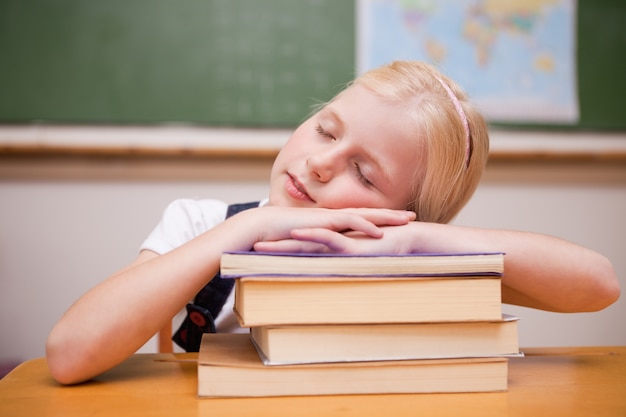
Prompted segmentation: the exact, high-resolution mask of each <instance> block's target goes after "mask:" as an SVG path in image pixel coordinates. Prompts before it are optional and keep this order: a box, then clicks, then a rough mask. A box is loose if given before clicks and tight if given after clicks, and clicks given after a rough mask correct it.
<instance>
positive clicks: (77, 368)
mask: <svg viewBox="0 0 626 417" xmlns="http://www.w3.org/2000/svg"><path fill="white" fill-rule="evenodd" d="M60 333H61V332H60V331H59V330H58V329H53V330H52V332H51V333H50V335H49V336H48V340H47V341H46V362H47V364H48V369H49V370H50V374H51V375H52V377H53V378H54V379H55V380H56V381H57V382H59V383H60V384H63V385H73V384H78V383H81V382H85V381H87V380H88V379H89V376H87V375H85V374H84V367H83V366H81V363H85V360H84V359H82V358H81V356H80V352H76V349H75V347H73V346H72V345H71V339H68V338H65V337H63V336H62V335H61V334H60Z"/></svg>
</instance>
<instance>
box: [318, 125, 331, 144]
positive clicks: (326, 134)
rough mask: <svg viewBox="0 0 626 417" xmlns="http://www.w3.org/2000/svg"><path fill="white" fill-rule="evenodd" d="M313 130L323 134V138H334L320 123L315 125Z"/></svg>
mask: <svg viewBox="0 0 626 417" xmlns="http://www.w3.org/2000/svg"><path fill="white" fill-rule="evenodd" d="M315 130H316V131H317V133H319V134H320V135H322V136H324V137H325V138H328V139H332V140H336V138H335V137H334V136H333V135H331V134H330V133H328V132H327V131H325V130H324V128H323V127H322V125H320V124H318V125H317V126H316V127H315Z"/></svg>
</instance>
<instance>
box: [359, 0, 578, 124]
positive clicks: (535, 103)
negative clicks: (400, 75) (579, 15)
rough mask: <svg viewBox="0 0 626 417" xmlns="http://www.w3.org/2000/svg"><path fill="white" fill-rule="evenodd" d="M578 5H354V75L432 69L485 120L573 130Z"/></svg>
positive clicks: (514, 0)
mask: <svg viewBox="0 0 626 417" xmlns="http://www.w3.org/2000/svg"><path fill="white" fill-rule="evenodd" d="M576 7H577V4H576V0H507V1H501V0H358V1H357V28H358V34H357V48H358V49H357V67H358V68H357V70H358V72H359V73H362V72H364V71H366V70H368V69H371V68H374V67H377V66H379V65H383V64H386V63H389V62H391V61H394V60H398V59H403V60H419V61H425V62H428V63H430V64H433V65H434V66H436V67H437V68H439V70H441V71H442V72H443V73H444V74H446V75H447V76H449V77H451V78H452V79H454V80H455V81H456V82H457V83H458V84H459V85H461V87H462V88H463V89H464V90H465V91H466V92H467V93H468V95H469V96H470V99H471V101H472V102H474V103H475V104H476V105H477V106H478V107H479V109H480V110H481V111H482V112H483V114H484V115H485V117H486V118H487V119H488V120H489V121H490V122H501V123H530V124H535V123H537V124H553V123H554V124H574V123H577V122H578V119H579V104H578V93H577V79H576Z"/></svg>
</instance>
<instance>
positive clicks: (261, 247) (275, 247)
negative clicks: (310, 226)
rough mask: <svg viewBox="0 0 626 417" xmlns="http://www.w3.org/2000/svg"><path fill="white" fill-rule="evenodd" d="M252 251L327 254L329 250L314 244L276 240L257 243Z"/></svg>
mask: <svg viewBox="0 0 626 417" xmlns="http://www.w3.org/2000/svg"><path fill="white" fill-rule="evenodd" d="M254 250H255V251H257V252H287V253H294V252H306V253H323V252H329V249H328V248H327V247H326V246H324V245H321V244H319V243H315V242H308V241H300V240H293V239H285V240H277V241H274V242H257V243H255V244H254Z"/></svg>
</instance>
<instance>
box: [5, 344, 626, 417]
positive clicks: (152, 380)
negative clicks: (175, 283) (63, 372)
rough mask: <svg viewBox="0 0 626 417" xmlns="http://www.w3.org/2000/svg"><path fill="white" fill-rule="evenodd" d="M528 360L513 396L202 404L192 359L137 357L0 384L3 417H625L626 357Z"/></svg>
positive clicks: (595, 351)
mask: <svg viewBox="0 0 626 417" xmlns="http://www.w3.org/2000/svg"><path fill="white" fill-rule="evenodd" d="M524 351H525V352H526V357H524V358H514V359H511V361H510V363H509V391H508V392H506V393H485V394H483V393H479V394H417V395H373V396H331V397H283V398H256V399H255V398H241V399H198V398H196V395H195V392H196V382H197V379H196V364H195V362H189V360H193V359H194V358H195V356H194V355H193V354H183V355H171V354H149V355H146V354H144V355H135V356H133V357H132V358H130V359H129V360H127V361H126V362H124V363H123V364H122V365H120V366H118V367H117V368H115V369H113V370H111V371H109V372H107V373H106V374H104V375H102V376H101V377H99V378H97V379H96V380H95V381H93V382H89V383H86V384H82V385H77V386H73V387H63V386H59V385H58V384H57V383H55V382H54V381H53V380H52V378H51V377H50V374H49V372H48V368H47V366H46V362H45V359H35V360H32V361H28V362H25V363H23V364H22V365H20V366H19V367H18V368H16V369H15V370H14V371H13V372H11V373H10V374H9V375H7V376H6V377H5V378H4V379H2V380H1V381H0V416H2V417H13V416H63V417H72V416H81V417H83V416H107V417H109V416H112V417H125V416H142V417H144V416H146V417H147V416H168V417H169V416H197V415H212V416H234V415H241V416H262V415H268V416H290V417H291V416H325V417H326V416H334V415H341V416H359V417H362V416H371V415H384V416H394V417H396V416H405V415H407V416H408V415H411V416H414V415H418V414H425V415H437V416H448V415H450V416H455V417H456V416H481V417H484V416H525V417H528V416H531V417H541V416H551V417H552V416H568V417H575V416H599V417H610V416H620V417H624V416H626V347H602V348H559V349H554V348H550V349H525V350H524ZM174 360H188V362H180V361H179V362H176V361H174Z"/></svg>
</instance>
